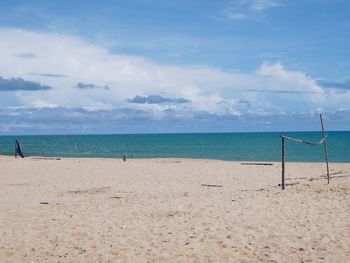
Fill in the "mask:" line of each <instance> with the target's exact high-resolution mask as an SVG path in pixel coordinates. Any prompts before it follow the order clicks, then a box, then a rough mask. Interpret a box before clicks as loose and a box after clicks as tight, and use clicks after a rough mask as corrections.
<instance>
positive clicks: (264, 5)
mask: <svg viewBox="0 0 350 263" xmlns="http://www.w3.org/2000/svg"><path fill="white" fill-rule="evenodd" d="M277 6H280V3H279V1H277V0H254V1H252V4H251V9H253V10H256V11H259V12H262V11H264V10H266V9H269V8H273V7H277Z"/></svg>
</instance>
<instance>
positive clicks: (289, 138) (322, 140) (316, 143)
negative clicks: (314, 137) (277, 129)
mask: <svg viewBox="0 0 350 263" xmlns="http://www.w3.org/2000/svg"><path fill="white" fill-rule="evenodd" d="M327 136H328V134H326V135H325V136H324V137H323V138H322V139H321V140H320V141H319V142H309V141H306V140H300V139H296V138H292V137H288V136H285V135H281V137H283V138H285V139H287V140H290V141H294V142H301V143H305V144H311V145H320V144H323V142H324V140H325V139H326V138H327Z"/></svg>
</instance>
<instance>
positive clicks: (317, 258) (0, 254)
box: [0, 156, 350, 262]
mask: <svg viewBox="0 0 350 263" xmlns="http://www.w3.org/2000/svg"><path fill="white" fill-rule="evenodd" d="M272 164H273V165H242V164H241V162H227V161H216V160H191V159H132V160H127V161H126V162H123V161H122V160H120V159H61V160H43V159H36V158H25V159H15V158H13V157H5V156H2V157H0V232H1V239H0V262H350V245H349V244H350V164H340V163H339V164H330V168H331V173H332V178H331V183H330V185H327V180H326V179H325V178H324V177H322V176H324V175H325V171H326V169H325V165H324V164H323V163H287V166H286V169H287V174H286V178H287V181H286V182H287V183H288V184H291V185H288V186H287V187H286V190H284V191H282V190H281V188H280V187H279V186H278V184H279V183H280V177H281V176H280V172H281V165H280V163H272Z"/></svg>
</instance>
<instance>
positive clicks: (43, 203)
mask: <svg viewBox="0 0 350 263" xmlns="http://www.w3.org/2000/svg"><path fill="white" fill-rule="evenodd" d="M40 204H41V205H48V204H49V202H40Z"/></svg>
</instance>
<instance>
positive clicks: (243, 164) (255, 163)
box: [241, 163, 273, 166]
mask: <svg viewBox="0 0 350 263" xmlns="http://www.w3.org/2000/svg"><path fill="white" fill-rule="evenodd" d="M241 165H269V166H270V165H273V163H241Z"/></svg>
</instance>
